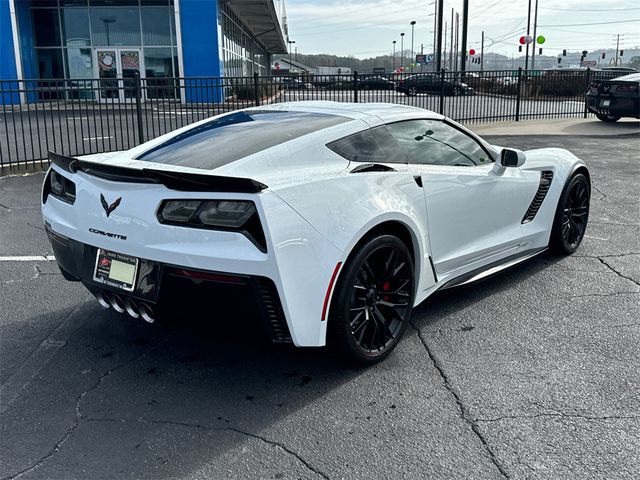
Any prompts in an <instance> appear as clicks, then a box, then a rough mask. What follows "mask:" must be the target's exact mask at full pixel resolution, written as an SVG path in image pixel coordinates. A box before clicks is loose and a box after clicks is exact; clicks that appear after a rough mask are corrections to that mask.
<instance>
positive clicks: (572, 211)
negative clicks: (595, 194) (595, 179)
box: [549, 173, 591, 255]
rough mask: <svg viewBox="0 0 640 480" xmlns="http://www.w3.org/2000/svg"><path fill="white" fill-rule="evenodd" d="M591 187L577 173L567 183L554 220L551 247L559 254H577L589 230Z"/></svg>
mask: <svg viewBox="0 0 640 480" xmlns="http://www.w3.org/2000/svg"><path fill="white" fill-rule="evenodd" d="M590 197H591V187H590V185H589V181H588V180H587V178H586V177H585V176H584V175H583V174H581V173H577V174H575V175H574V176H573V177H571V179H570V180H569V182H568V183H567V185H566V186H565V188H564V190H563V192H562V195H561V196H560V201H559V202H558V207H557V209H556V215H555V218H554V220H553V229H552V230H551V239H550V242H549V247H550V248H551V249H552V250H554V251H555V252H557V253H560V254H564V255H571V254H572V253H573V252H575V251H576V250H577V249H578V247H579V246H580V243H581V242H582V239H583V238H584V233H585V231H586V229H587V221H588V220H589V200H590Z"/></svg>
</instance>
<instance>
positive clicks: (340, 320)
mask: <svg viewBox="0 0 640 480" xmlns="http://www.w3.org/2000/svg"><path fill="white" fill-rule="evenodd" d="M413 300H414V266H413V261H412V258H411V253H410V252H409V249H408V248H407V246H406V245H405V244H404V243H403V242H402V241H400V240H399V239H398V238H396V237H394V236H391V235H380V236H376V237H373V238H371V239H368V240H367V241H365V243H364V244H363V245H362V246H361V247H359V249H358V250H357V251H355V253H354V254H352V256H351V258H349V260H348V261H347V263H346V264H345V266H344V267H343V270H342V273H341V274H340V278H339V280H338V283H337V285H336V289H335V292H334V295H333V300H332V302H331V310H330V315H329V324H328V335H329V344H330V345H332V346H334V347H336V348H337V349H338V350H339V351H340V352H341V353H343V354H345V355H346V356H347V357H348V358H349V359H351V360H355V361H357V362H359V363H364V364H373V363H376V362H379V361H380V360H382V359H383V358H385V357H386V356H387V355H389V353H390V352H391V351H392V350H393V349H394V348H395V346H396V345H397V344H398V342H399V341H400V338H401V337H402V335H403V333H404V331H405V330H406V328H407V325H408V324H409V321H410V319H411V311H412V308H413Z"/></svg>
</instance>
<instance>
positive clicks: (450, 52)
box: [449, 8, 456, 70]
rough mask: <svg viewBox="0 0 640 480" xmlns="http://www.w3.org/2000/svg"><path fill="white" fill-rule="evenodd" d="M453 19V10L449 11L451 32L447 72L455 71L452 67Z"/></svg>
mask: <svg viewBox="0 0 640 480" xmlns="http://www.w3.org/2000/svg"><path fill="white" fill-rule="evenodd" d="M453 17H454V12H453V8H452V9H451V23H450V24H449V25H451V32H450V33H449V38H450V40H449V70H455V69H456V68H455V67H454V66H453Z"/></svg>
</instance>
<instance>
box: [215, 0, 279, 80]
mask: <svg viewBox="0 0 640 480" xmlns="http://www.w3.org/2000/svg"><path fill="white" fill-rule="evenodd" d="M220 27H221V30H222V38H221V49H222V61H223V64H224V74H225V76H227V77H243V76H250V75H253V74H254V73H258V74H259V75H266V74H267V73H268V68H269V65H268V63H269V54H268V53H267V51H266V49H265V48H264V47H263V46H262V45H261V44H260V43H259V42H258V41H257V40H256V39H255V38H254V37H253V35H251V33H250V32H249V31H248V30H247V29H246V28H245V27H244V25H243V24H242V22H241V21H240V19H239V18H238V16H237V15H236V14H235V13H233V11H232V10H231V9H230V8H229V6H228V5H227V4H222V6H221V7H220Z"/></svg>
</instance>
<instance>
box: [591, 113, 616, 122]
mask: <svg viewBox="0 0 640 480" xmlns="http://www.w3.org/2000/svg"><path fill="white" fill-rule="evenodd" d="M596 117H598V120H602V121H603V122H607V123H613V122H617V121H618V120H620V118H622V117H616V116H615V115H605V114H604V113H596Z"/></svg>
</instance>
